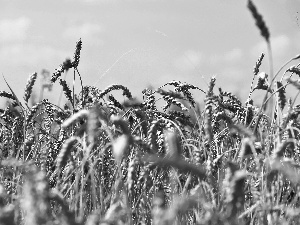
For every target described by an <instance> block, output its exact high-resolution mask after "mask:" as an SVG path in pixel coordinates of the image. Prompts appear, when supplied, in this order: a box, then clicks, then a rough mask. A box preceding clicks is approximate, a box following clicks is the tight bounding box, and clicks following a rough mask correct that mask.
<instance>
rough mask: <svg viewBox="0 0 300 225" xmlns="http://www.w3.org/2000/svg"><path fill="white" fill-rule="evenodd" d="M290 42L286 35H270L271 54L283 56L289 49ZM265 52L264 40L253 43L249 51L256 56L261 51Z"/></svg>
mask: <svg viewBox="0 0 300 225" xmlns="http://www.w3.org/2000/svg"><path fill="white" fill-rule="evenodd" d="M290 44H291V40H290V38H289V37H288V36H286V35H284V34H283V35H279V36H276V37H273V38H272V37H271V46H272V54H273V56H274V57H282V56H285V54H286V53H287V51H288V50H289V47H290ZM262 52H263V53H267V44H266V42H265V41H261V42H260V43H258V44H257V45H255V46H254V47H253V48H252V50H251V53H252V55H253V56H254V57H258V56H259V55H260V54H261V53H262Z"/></svg>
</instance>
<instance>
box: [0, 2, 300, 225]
mask: <svg viewBox="0 0 300 225" xmlns="http://www.w3.org/2000/svg"><path fill="white" fill-rule="evenodd" d="M248 7H249V9H250V11H251V13H252V15H253V17H254V18H255V20H256V24H257V26H258V28H259V29H260V31H261V34H262V36H263V37H264V38H265V40H266V41H267V42H268V44H270V40H269V35H270V34H269V32H268V29H267V27H266V25H265V23H264V22H263V20H262V17H261V16H260V14H259V13H258V12H257V9H256V8H255V6H254V4H253V3H252V2H251V1H249V4H248ZM81 48H82V42H81V40H79V41H78V42H77V44H76V50H75V54H74V58H73V61H71V60H70V59H68V60H66V61H65V62H64V63H63V64H62V65H60V66H59V68H58V69H57V70H56V71H55V72H54V73H53V75H52V78H51V81H52V83H53V84H54V83H56V82H57V81H58V82H59V84H60V85H61V86H62V90H63V93H64V95H65V96H66V99H67V102H66V103H65V105H64V106H63V107H62V108H60V107H59V106H57V105H55V104H52V103H50V102H49V101H48V100H47V99H43V100H42V101H40V102H38V103H36V104H35V105H33V106H32V107H30V106H29V105H28V104H27V102H28V100H29V99H30V96H31V93H32V87H33V85H34V81H35V80H36V78H37V74H36V73H34V74H33V75H31V76H30V78H29V80H28V82H27V84H26V88H25V93H24V100H25V103H22V101H19V99H18V97H17V96H16V95H15V94H14V93H13V90H12V89H10V90H11V93H9V92H4V91H1V92H0V97H4V98H7V99H8V100H9V101H10V104H9V106H8V107H6V108H5V109H3V110H1V115H0V140H1V143H0V149H1V154H0V166H1V170H0V224H5V225H13V224H16V225H17V224H30V225H35V224H38V225H40V224H47V225H48V224H66V225H73V224H78V225H83V224H85V225H96V224H120V225H121V224H155V225H171V224H299V219H300V217H299V215H300V214H299V213H300V198H299V197H300V196H299V184H300V179H299V172H300V169H299V168H300V164H299V163H300V162H299V161H300V157H299V154H300V150H299V149H300V148H299V146H300V145H299V134H300V132H299V129H300V123H299V119H298V116H299V113H300V110H299V109H300V107H299V105H295V104H296V103H295V102H296V98H297V96H298V94H297V95H296V96H295V97H294V99H287V96H286V89H287V88H288V87H290V88H294V89H295V88H296V89H298V90H299V89H300V83H299V81H298V80H296V78H297V76H298V75H299V68H298V66H297V65H295V66H292V67H290V68H289V69H287V70H286V71H284V72H282V70H283V69H284V66H286V65H287V64H288V63H291V62H292V61H294V60H298V59H299V56H296V57H294V58H292V59H291V60H289V61H288V62H287V63H286V64H285V65H284V66H283V67H282V68H281V69H280V70H279V71H278V72H277V73H276V74H275V75H274V77H273V78H272V76H271V80H270V81H268V76H267V74H266V73H265V72H261V73H259V71H260V66H261V65H262V63H264V61H263V59H264V54H262V55H261V56H260V57H259V59H258V61H257V62H256V63H255V66H254V70H253V80H252V83H251V86H250V90H249V97H248V99H247V101H246V103H242V102H241V101H240V100H239V99H238V98H237V97H236V96H234V95H233V94H232V93H230V92H228V91H224V90H223V89H221V88H219V89H218V90H217V91H216V90H215V86H216V79H215V78H214V77H212V78H211V80H210V83H209V85H208V87H207V90H206V91H205V90H202V89H200V88H198V87H196V86H194V85H192V84H188V83H184V82H180V81H171V82H168V83H166V84H164V85H162V86H161V87H159V88H158V89H145V90H144V91H143V93H142V98H141V99H142V100H141V101H139V100H137V99H136V98H134V97H133V96H132V94H131V92H130V90H129V89H128V88H127V87H124V86H123V85H119V84H113V85H111V86H109V87H107V88H105V89H103V90H100V89H99V88H98V87H93V86H83V83H82V79H81V75H80V73H79V69H78V67H79V64H80V51H81ZM68 70H73V74H74V76H73V80H74V81H73V87H69V85H68V84H67V82H66V81H65V80H64V79H63V78H61V75H62V74H63V73H64V72H66V71H68ZM279 74H281V75H282V76H281V79H280V80H275V79H276V78H277V77H278V76H279ZM77 77H79V80H80V83H81V91H80V92H79V93H75V90H74V83H75V81H76V79H77ZM77 80H78V79H77ZM273 83H275V84H276V85H275V86H274V85H272V84H273ZM166 86H169V87H173V90H166ZM190 90H196V91H198V92H199V94H202V95H203V99H204V104H205V107H204V110H203V111H200V110H199V108H198V105H197V103H196V102H195V100H194V97H193V95H192V94H191V92H190ZM117 91H121V93H122V94H123V96H124V99H125V100H120V99H118V98H117V97H115V96H114V93H115V92H117ZM257 91H260V92H265V96H266V97H265V98H263V102H262V104H255V103H254V102H253V100H252V99H251V97H252V93H254V92H257ZM298 93H299V91H298ZM269 94H270V95H271V97H270V96H268V95H269ZM273 97H274V102H273V103H272V104H270V107H271V109H272V110H271V111H270V112H271V114H269V113H268V112H267V111H265V105H266V104H267V103H268V100H269V99H270V98H273ZM158 101H163V102H165V105H163V106H162V107H161V108H159V106H158V104H157V102H158ZM24 105H25V107H24Z"/></svg>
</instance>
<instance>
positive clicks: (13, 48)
mask: <svg viewBox="0 0 300 225" xmlns="http://www.w3.org/2000/svg"><path fill="white" fill-rule="evenodd" d="M68 55H69V53H68V52H66V51H62V50H60V49H55V48H52V47H50V46H35V45H22V44H11V45H7V46H4V47H2V48H0V62H1V64H2V65H7V66H39V67H40V66H46V65H45V64H48V65H51V63H54V62H57V60H58V59H59V60H64V59H65V58H67V57H68Z"/></svg>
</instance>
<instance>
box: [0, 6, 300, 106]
mask: <svg viewBox="0 0 300 225" xmlns="http://www.w3.org/2000/svg"><path fill="white" fill-rule="evenodd" d="M253 2H254V4H255V5H256V7H257V8H258V11H259V12H260V13H261V14H262V15H263V18H264V20H265V22H266V24H267V26H268V28H269V31H270V33H271V43H272V48H273V58H274V70H275V71H276V70H277V69H278V68H279V67H280V66H281V65H282V64H283V63H284V62H286V61H287V60H288V59H290V58H291V57H294V56H295V55H297V54H299V53H300V19H299V17H300V14H299V13H298V10H299V11H300V1H299V0H264V1H258V0H256V1H253ZM0 3H1V9H0V72H1V77H0V90H5V91H9V89H8V87H7V85H6V84H5V82H4V80H3V77H2V75H3V76H4V77H5V78H6V80H7V82H8V83H9V85H10V86H11V87H12V89H13V90H14V91H15V92H16V94H17V96H18V97H19V98H21V99H22V98H23V94H24V88H25V84H26V81H27V79H28V77H29V75H31V74H32V73H33V72H37V73H38V80H37V82H36V85H35V87H34V95H33V101H37V100H38V98H39V95H40V89H41V82H43V81H42V79H43V75H42V74H44V76H45V74H46V75H47V71H48V72H49V73H50V76H51V74H52V73H53V72H54V70H55V69H56V68H58V66H59V65H60V64H62V63H63V61H64V60H65V59H66V58H72V57H73V54H74V50H75V45H76V41H78V40H79V38H81V39H82V42H83V46H82V54H81V61H80V64H79V71H80V73H81V76H82V78H83V84H84V85H93V86H97V87H98V88H100V89H104V88H105V87H107V86H108V85H111V84H123V85H124V86H126V87H128V88H129V90H131V92H132V93H133V95H134V96H136V97H141V96H142V94H141V92H142V90H143V89H144V88H146V87H149V86H152V87H153V88H158V87H159V86H161V85H163V84H165V83H166V82H169V81H172V80H180V81H182V82H188V83H192V84H194V85H196V86H198V87H200V88H202V89H205V90H206V88H207V83H208V82H209V80H210V77H211V76H216V78H217V83H216V88H218V87H220V86H221V87H222V89H223V90H225V91H230V92H232V93H234V94H236V95H238V96H239V97H240V98H241V99H242V101H243V102H245V101H246V99H247V96H248V92H249V89H250V83H251V80H252V74H253V73H252V71H253V67H254V65H255V62H256V61H257V59H258V57H259V56H260V54H261V53H262V52H264V53H267V51H266V49H267V48H266V44H265V42H264V40H263V38H262V37H261V36H260V34H259V31H258V29H257V28H256V26H255V22H254V20H253V18H252V16H251V14H250V12H249V11H248V9H247V1H246V0H238V1H236V0H225V1H224V0H195V1H192V0H59V1H58V0H52V1H40V0H19V1H17V0H0ZM43 70H44V73H42V71H43ZM45 71H46V73H45ZM261 71H265V72H267V73H268V72H269V67H268V55H266V57H265V59H264V61H263V65H262V68H261ZM72 76H73V74H72V72H71V71H70V72H69V73H68V74H67V75H66V79H67V81H68V83H69V85H72ZM78 84H79V80H78V78H77V80H76V92H77V93H78V92H79V91H80V88H79V86H78ZM60 91H61V88H60V86H59V84H58V82H57V84H55V85H54V87H53V88H52V90H51V91H50V90H47V89H45V91H44V98H49V100H50V101H52V102H54V103H57V101H58V98H59V94H60ZM193 93H194V97H195V98H196V100H197V101H200V102H201V101H202V102H203V100H204V96H203V94H201V92H199V91H198V92H193ZM258 95H259V92H258V94H256V97H258ZM254 97H255V96H254ZM4 103H5V99H3V98H2V99H1V100H0V104H2V105H4Z"/></svg>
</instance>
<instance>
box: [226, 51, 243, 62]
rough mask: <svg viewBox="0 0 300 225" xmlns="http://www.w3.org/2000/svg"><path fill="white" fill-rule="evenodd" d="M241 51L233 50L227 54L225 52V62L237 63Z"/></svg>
mask: <svg viewBox="0 0 300 225" xmlns="http://www.w3.org/2000/svg"><path fill="white" fill-rule="evenodd" d="M242 56H243V51H242V50H241V49H240V48H234V49H232V50H230V51H229V52H226V53H225V55H224V59H225V60H226V61H227V62H237V61H239V60H241V59H242Z"/></svg>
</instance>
